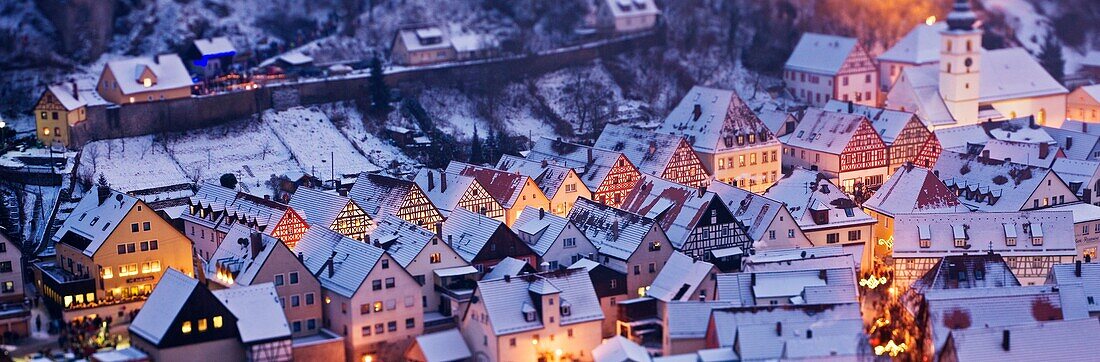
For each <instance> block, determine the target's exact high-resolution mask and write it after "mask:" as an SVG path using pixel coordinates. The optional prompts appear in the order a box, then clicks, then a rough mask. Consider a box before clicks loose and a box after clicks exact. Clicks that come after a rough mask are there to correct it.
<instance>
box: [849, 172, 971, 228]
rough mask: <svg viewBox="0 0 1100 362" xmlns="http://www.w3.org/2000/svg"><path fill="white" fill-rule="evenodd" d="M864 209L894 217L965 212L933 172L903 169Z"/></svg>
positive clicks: (955, 196)
mask: <svg viewBox="0 0 1100 362" xmlns="http://www.w3.org/2000/svg"><path fill="white" fill-rule="evenodd" d="M863 207H865V208H868V209H871V210H874V211H876V212H878V213H881V214H885V215H888V216H893V215H897V214H910V213H925V212H954V211H966V208H965V207H963V206H962V204H961V203H960V202H959V197H958V196H957V195H955V193H954V192H953V191H951V189H948V188H947V186H945V185H944V184H943V182H940V180H939V179H938V178H936V175H933V174H932V172H930V171H928V170H926V169H924V168H920V167H916V166H913V165H905V166H902V167H901V168H899V169H898V170H897V171H896V172H894V174H893V175H891V176H890V178H889V179H887V180H886V182H885V183H883V184H882V187H880V188H879V189H878V191H875V194H874V195H871V198H870V199H868V200H867V201H865V202H864V203H863Z"/></svg>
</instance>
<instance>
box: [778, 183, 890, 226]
mask: <svg viewBox="0 0 1100 362" xmlns="http://www.w3.org/2000/svg"><path fill="white" fill-rule="evenodd" d="M764 196H765V197H769V198H771V199H773V200H776V201H779V202H782V203H783V204H784V205H787V210H789V211H790V212H791V217H793V218H794V219H795V222H797V223H798V226H799V227H800V228H802V230H812V229H820V228H823V227H836V226H841V225H860V224H870V223H874V222H875V219H874V218H872V217H871V216H869V215H867V213H866V212H863V210H861V209H860V208H859V206H858V205H856V203H855V202H853V201H852V200H851V199H849V198H848V196H847V195H845V194H844V192H842V191H841V190H840V188H838V187H836V185H833V183H832V182H829V179H828V178H827V177H825V176H824V175H822V174H820V173H818V172H817V171H810V170H807V169H803V168H795V169H794V170H792V171H791V174H790V175H788V176H786V177H783V178H781V179H779V181H777V182H776V183H775V184H773V185H772V186H771V187H769V188H768V190H767V191H766V192H764ZM811 209H825V210H828V211H827V212H828V216H829V217H828V223H827V224H823V225H818V224H817V223H816V222H814V218H813V215H812V213H811V212H809V211H810V210H811Z"/></svg>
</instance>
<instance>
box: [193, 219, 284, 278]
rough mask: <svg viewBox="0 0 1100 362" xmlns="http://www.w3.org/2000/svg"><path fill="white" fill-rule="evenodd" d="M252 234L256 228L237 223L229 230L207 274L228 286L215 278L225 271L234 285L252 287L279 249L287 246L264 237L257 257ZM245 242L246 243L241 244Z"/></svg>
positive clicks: (208, 267) (209, 262)
mask: <svg viewBox="0 0 1100 362" xmlns="http://www.w3.org/2000/svg"><path fill="white" fill-rule="evenodd" d="M251 235H252V229H250V228H249V227H248V226H245V225H243V224H239V223H238V224H234V225H233V227H232V228H230V229H229V232H227V233H226V234H225V237H223V238H222V243H220V244H218V249H217V250H215V251H214V255H212V256H211V257H210V260H208V261H207V262H206V275H207V276H208V277H210V278H209V279H210V280H211V281H213V282H215V283H218V284H226V283H225V282H223V281H222V280H221V279H220V278H214V277H213V276H215V275H218V273H219V271H221V272H226V273H230V274H232V277H233V278H232V280H233V283H232V284H239V285H251V284H252V282H253V281H254V280H255V279H256V273H258V272H259V271H260V269H261V268H263V266H264V264H265V263H266V262H267V259H268V257H270V256H271V253H272V252H274V251H275V248H277V247H285V244H284V245H279V244H282V241H281V240H279V239H278V238H275V237H273V236H270V235H267V234H261V235H260V245H261V246H260V248H259V252H258V253H256V255H253V254H252V245H251V243H252V238H251ZM242 239H243V242H241V241H240V240H242ZM227 286H228V285H227Z"/></svg>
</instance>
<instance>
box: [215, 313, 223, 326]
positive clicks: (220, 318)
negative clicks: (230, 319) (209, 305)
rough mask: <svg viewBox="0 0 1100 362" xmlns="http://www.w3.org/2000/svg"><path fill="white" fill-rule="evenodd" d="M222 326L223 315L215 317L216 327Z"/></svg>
mask: <svg viewBox="0 0 1100 362" xmlns="http://www.w3.org/2000/svg"><path fill="white" fill-rule="evenodd" d="M221 327H222V316H216V317H214V328H221Z"/></svg>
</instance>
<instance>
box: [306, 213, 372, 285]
mask: <svg viewBox="0 0 1100 362" xmlns="http://www.w3.org/2000/svg"><path fill="white" fill-rule="evenodd" d="M295 249H297V250H298V252H300V253H302V256H303V263H304V264H305V265H306V269H307V270H309V271H310V272H312V273H313V274H314V275H315V276H317V280H319V281H320V282H321V287H323V288H325V289H328V290H331V291H332V292H334V293H336V294H339V295H342V296H344V297H347V298H351V297H352V296H354V295H355V293H356V291H358V290H359V287H360V286H362V285H363V281H364V280H366V278H367V275H370V272H371V270H373V269H374V266H375V265H376V264H378V260H379V259H381V258H382V254H383V253H384V251H383V250H382V249H379V248H377V247H374V246H371V245H369V244H367V243H364V242H362V241H358V240H355V239H351V238H348V237H346V236H343V235H340V234H339V233H337V232H335V231H332V230H329V229H326V228H316V227H315V228H309V231H307V232H306V234H305V236H303V237H302V240H299V241H298V244H296V245H295ZM329 268H331V270H332V273H331V274H330V273H329V270H330V269H329Z"/></svg>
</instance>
